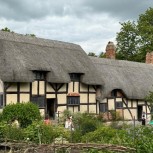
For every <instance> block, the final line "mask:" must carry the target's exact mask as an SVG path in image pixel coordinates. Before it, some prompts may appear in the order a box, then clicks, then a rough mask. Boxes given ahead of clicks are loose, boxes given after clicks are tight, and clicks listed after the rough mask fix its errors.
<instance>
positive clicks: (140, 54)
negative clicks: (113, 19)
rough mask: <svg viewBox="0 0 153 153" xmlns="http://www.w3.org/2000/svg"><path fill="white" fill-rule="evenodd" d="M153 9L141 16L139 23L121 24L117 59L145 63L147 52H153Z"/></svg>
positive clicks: (118, 35)
mask: <svg viewBox="0 0 153 153" xmlns="http://www.w3.org/2000/svg"><path fill="white" fill-rule="evenodd" d="M152 16H153V8H149V9H147V10H146V12H145V13H144V14H140V16H139V18H138V21H137V22H134V21H133V22H131V21H127V22H124V23H121V30H120V32H119V33H117V37H116V41H117V55H116V57H117V59H121V60H130V61H137V62H144V61H145V55H146V52H147V51H149V52H150V51H152V50H153V35H152V33H153V18H152Z"/></svg>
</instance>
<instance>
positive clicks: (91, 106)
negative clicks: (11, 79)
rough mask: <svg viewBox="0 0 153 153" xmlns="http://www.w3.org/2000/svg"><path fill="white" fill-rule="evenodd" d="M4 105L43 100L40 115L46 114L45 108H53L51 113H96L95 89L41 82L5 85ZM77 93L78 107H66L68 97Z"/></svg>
mask: <svg viewBox="0 0 153 153" xmlns="http://www.w3.org/2000/svg"><path fill="white" fill-rule="evenodd" d="M5 87H6V90H5V91H6V94H5V102H6V103H5V105H8V104H10V103H17V102H19V103H21V102H29V101H32V100H34V101H35V99H37V97H38V99H39V98H40V99H43V100H44V105H43V103H42V104H41V106H39V108H40V112H41V114H42V115H44V114H45V113H47V111H48V109H49V108H47V107H54V108H53V110H52V111H54V112H62V111H63V110H65V109H68V110H70V111H72V112H78V111H81V112H90V113H97V107H96V106H97V104H96V87H95V86H90V85H85V84H82V83H80V82H74V81H72V82H70V83H68V84H62V83H58V84H56V83H49V82H46V81H43V80H36V81H34V82H32V83H5ZM71 93H77V94H78V96H79V99H80V101H79V105H68V103H67V101H68V95H69V94H71ZM51 103H54V104H53V105H52V104H51Z"/></svg>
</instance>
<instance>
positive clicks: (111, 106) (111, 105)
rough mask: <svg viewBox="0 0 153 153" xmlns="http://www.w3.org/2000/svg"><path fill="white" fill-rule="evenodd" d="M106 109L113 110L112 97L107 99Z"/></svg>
mask: <svg viewBox="0 0 153 153" xmlns="http://www.w3.org/2000/svg"><path fill="white" fill-rule="evenodd" d="M108 109H109V110H114V109H115V105H114V99H108Z"/></svg>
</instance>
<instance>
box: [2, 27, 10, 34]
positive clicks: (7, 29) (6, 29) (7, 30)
mask: <svg viewBox="0 0 153 153" xmlns="http://www.w3.org/2000/svg"><path fill="white" fill-rule="evenodd" d="M1 31H6V32H12V33H13V31H11V30H10V29H9V28H7V27H5V28H3V29H1Z"/></svg>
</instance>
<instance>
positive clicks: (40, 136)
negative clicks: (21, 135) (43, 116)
mask: <svg viewBox="0 0 153 153" xmlns="http://www.w3.org/2000/svg"><path fill="white" fill-rule="evenodd" d="M60 136H62V137H63V138H66V139H67V140H68V139H70V131H67V130H65V129H64V127H61V126H50V125H46V124H44V123H43V122H42V121H40V122H38V121H35V122H33V123H32V124H31V125H29V126H28V127H27V128H26V129H25V137H26V138H28V139H29V140H30V141H32V142H35V143H37V144H38V143H43V144H49V143H52V142H53V141H54V139H55V138H58V137H60Z"/></svg>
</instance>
